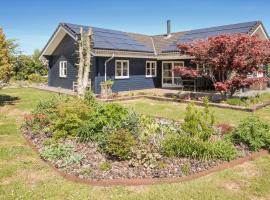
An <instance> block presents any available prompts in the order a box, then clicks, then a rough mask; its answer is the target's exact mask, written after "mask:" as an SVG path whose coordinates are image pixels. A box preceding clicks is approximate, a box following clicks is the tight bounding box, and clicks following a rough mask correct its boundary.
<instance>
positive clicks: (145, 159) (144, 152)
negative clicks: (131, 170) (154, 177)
mask: <svg viewBox="0 0 270 200" xmlns="http://www.w3.org/2000/svg"><path fill="white" fill-rule="evenodd" d="M160 159H161V155H160V154H159V152H158V150H157V149H156V147H155V145H154V144H153V143H151V142H150V143H141V144H139V145H137V146H134V147H133V148H132V153H131V160H130V161H129V164H130V165H131V166H134V167H136V166H139V165H143V166H144V167H146V168H151V169H154V168H159V167H160Z"/></svg>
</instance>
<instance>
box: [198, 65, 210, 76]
mask: <svg viewBox="0 0 270 200" xmlns="http://www.w3.org/2000/svg"><path fill="white" fill-rule="evenodd" d="M197 70H198V71H200V72H202V73H203V74H205V75H209V74H210V68H209V67H207V66H205V65H204V64H201V65H200V64H197Z"/></svg>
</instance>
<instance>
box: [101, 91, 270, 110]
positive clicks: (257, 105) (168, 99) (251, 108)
mask: <svg viewBox="0 0 270 200" xmlns="http://www.w3.org/2000/svg"><path fill="white" fill-rule="evenodd" d="M98 99H99V100H101V101H104V102H114V101H126V100H135V99H151V100H156V101H170V102H177V103H190V102H194V103H195V104H196V105H199V106H202V105H203V102H201V101H194V100H185V99H174V98H170V97H160V96H151V95H136V96H131V97H120V98H113V99H102V98H98ZM208 105H209V106H211V107H217V108H225V109H233V110H240V111H245V112H255V111H257V110H260V109H262V108H264V107H266V106H269V105H270V101H266V102H263V103H260V104H256V105H254V106H252V107H250V108H247V107H244V106H234V105H229V104H222V103H211V102H209V103H208Z"/></svg>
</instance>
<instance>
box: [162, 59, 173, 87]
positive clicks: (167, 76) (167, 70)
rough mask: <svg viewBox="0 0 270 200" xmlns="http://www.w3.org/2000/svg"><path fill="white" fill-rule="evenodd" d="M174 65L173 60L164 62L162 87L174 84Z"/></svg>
mask: <svg viewBox="0 0 270 200" xmlns="http://www.w3.org/2000/svg"><path fill="white" fill-rule="evenodd" d="M172 74H173V65H172V63H171V62H163V63H162V87H171V86H172V84H173V78H172Z"/></svg>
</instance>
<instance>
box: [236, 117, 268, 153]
mask: <svg viewBox="0 0 270 200" xmlns="http://www.w3.org/2000/svg"><path fill="white" fill-rule="evenodd" d="M232 140H233V142H235V143H236V144H239V143H244V144H246V145H248V146H249V148H250V149H251V150H253V151H257V150H259V149H261V148H266V149H270V125H269V124H267V123H265V122H263V121H261V120H260V119H259V118H258V117H257V116H254V115H252V116H249V117H247V118H246V119H244V120H242V121H241V123H240V124H239V126H238V127H237V128H236V129H235V130H234V131H233V134H232Z"/></svg>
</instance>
